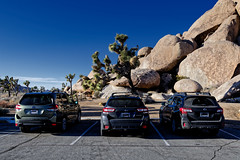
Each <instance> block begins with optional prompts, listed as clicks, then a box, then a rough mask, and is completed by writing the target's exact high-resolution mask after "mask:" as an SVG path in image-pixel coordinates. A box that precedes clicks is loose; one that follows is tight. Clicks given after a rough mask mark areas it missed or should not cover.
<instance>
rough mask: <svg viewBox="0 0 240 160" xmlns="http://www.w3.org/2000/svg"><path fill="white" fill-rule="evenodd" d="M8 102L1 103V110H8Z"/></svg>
mask: <svg viewBox="0 0 240 160" xmlns="http://www.w3.org/2000/svg"><path fill="white" fill-rule="evenodd" d="M7 106H8V102H7V101H4V100H3V101H0V108H7Z"/></svg>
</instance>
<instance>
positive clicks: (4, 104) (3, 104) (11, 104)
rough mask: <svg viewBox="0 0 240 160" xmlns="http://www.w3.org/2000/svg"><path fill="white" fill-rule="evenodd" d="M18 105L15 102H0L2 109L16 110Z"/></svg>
mask: <svg viewBox="0 0 240 160" xmlns="http://www.w3.org/2000/svg"><path fill="white" fill-rule="evenodd" d="M16 105H17V103H15V102H8V101H4V100H2V101H0V108H14V107H15V106H16Z"/></svg>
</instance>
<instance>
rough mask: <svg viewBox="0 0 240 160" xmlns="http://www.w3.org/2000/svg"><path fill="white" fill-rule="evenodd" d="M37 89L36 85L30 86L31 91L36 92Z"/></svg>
mask: <svg viewBox="0 0 240 160" xmlns="http://www.w3.org/2000/svg"><path fill="white" fill-rule="evenodd" d="M38 91H39V90H38V87H37V86H34V87H32V88H31V92H38Z"/></svg>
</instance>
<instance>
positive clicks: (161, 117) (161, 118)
mask: <svg viewBox="0 0 240 160" xmlns="http://www.w3.org/2000/svg"><path fill="white" fill-rule="evenodd" d="M159 124H160V125H164V121H163V115H162V114H161V112H159Z"/></svg>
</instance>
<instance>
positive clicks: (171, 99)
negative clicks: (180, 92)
mask: <svg viewBox="0 0 240 160" xmlns="http://www.w3.org/2000/svg"><path fill="white" fill-rule="evenodd" d="M168 104H170V105H172V104H173V97H171V98H169V99H168Z"/></svg>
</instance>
